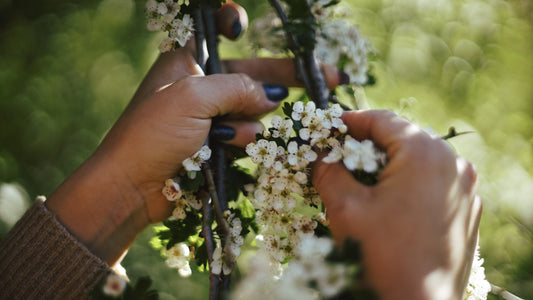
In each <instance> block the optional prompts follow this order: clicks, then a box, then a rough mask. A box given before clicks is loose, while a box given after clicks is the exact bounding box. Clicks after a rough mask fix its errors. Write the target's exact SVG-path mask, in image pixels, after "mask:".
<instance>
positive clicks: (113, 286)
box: [103, 273, 126, 297]
mask: <svg viewBox="0 0 533 300" xmlns="http://www.w3.org/2000/svg"><path fill="white" fill-rule="evenodd" d="M125 289H126V279H124V278H123V277H121V276H118V275H117V274H114V273H112V274H109V275H108V276H107V278H106V282H105V285H104V287H103V292H104V294H105V295H108V296H111V297H118V296H120V295H121V294H122V293H123V292H124V290H125Z"/></svg>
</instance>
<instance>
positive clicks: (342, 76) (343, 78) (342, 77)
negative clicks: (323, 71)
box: [339, 71, 350, 85]
mask: <svg viewBox="0 0 533 300" xmlns="http://www.w3.org/2000/svg"><path fill="white" fill-rule="evenodd" d="M348 83H350V75H348V74H347V73H346V72H344V71H339V85H345V84H348Z"/></svg>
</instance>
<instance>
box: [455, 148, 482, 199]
mask: <svg viewBox="0 0 533 300" xmlns="http://www.w3.org/2000/svg"><path fill="white" fill-rule="evenodd" d="M456 164H457V172H458V174H460V177H459V180H460V184H461V187H462V189H463V191H464V193H465V194H466V195H468V196H469V197H470V198H472V199H473V198H474V196H475V195H476V192H477V184H478V182H477V172H476V169H475V168H474V165H472V164H471V163H470V162H468V161H467V160H466V159H464V158H463V157H458V158H457V159H456Z"/></svg>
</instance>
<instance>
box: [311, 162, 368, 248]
mask: <svg viewBox="0 0 533 300" xmlns="http://www.w3.org/2000/svg"><path fill="white" fill-rule="evenodd" d="M320 159H321V158H319V160H320ZM312 181H313V186H314V187H315V188H316V190H317V191H318V193H319V194H320V197H321V199H322V201H323V202H324V205H325V207H326V211H327V213H328V219H329V222H330V226H331V228H332V232H334V233H335V234H336V238H337V239H338V241H342V240H344V238H345V237H347V236H348V235H350V236H351V237H355V238H357V236H355V235H358V233H357V228H363V227H364V226H360V225H361V224H364V223H365V222H366V221H365V219H366V217H365V216H366V214H365V213H364V212H367V211H368V209H367V207H368V201H369V199H371V192H372V191H371V188H369V187H367V186H364V185H362V184H361V183H359V182H357V181H356V180H354V178H353V175H352V174H351V173H350V172H349V171H348V170H347V169H346V168H345V167H344V166H343V165H342V164H340V163H332V164H328V163H324V162H322V161H317V162H315V164H314V166H313V172H312ZM346 224H350V226H349V227H347V226H346ZM354 230H355V231H354Z"/></svg>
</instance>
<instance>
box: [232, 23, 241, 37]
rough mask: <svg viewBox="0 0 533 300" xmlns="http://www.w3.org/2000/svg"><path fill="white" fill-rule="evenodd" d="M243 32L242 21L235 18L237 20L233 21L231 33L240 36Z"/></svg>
mask: <svg viewBox="0 0 533 300" xmlns="http://www.w3.org/2000/svg"><path fill="white" fill-rule="evenodd" d="M241 32H242V25H241V21H240V20H239V19H237V20H235V22H234V23H233V25H232V26H231V33H232V34H233V38H235V39H236V38H238V37H239V35H240V34H241Z"/></svg>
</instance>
